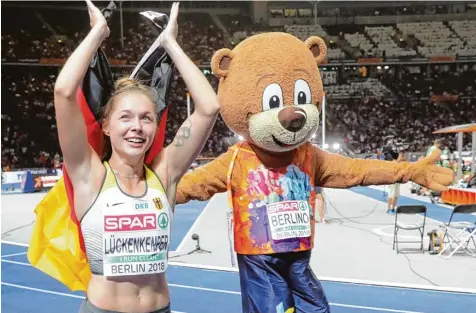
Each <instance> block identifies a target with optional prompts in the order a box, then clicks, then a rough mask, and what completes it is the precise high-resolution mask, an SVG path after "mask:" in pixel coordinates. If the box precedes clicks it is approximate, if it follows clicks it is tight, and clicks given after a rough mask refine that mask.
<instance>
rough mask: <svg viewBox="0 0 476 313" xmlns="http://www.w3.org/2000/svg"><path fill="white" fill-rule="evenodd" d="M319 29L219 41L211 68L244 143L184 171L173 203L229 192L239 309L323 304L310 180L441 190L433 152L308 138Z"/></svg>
mask: <svg viewBox="0 0 476 313" xmlns="http://www.w3.org/2000/svg"><path fill="white" fill-rule="evenodd" d="M326 51H327V48H326V45H325V43H324V41H323V40H322V39H321V38H319V37H310V38H309V39H307V40H306V41H304V42H303V41H301V40H299V39H297V38H296V37H294V36H292V35H290V34H286V33H279V32H275V33H265V34H259V35H255V36H252V37H249V38H247V39H246V40H244V41H242V42H241V43H240V44H238V45H237V46H236V47H235V48H234V49H233V50H230V49H221V50H219V51H217V52H216V53H215V55H214V56H213V58H212V62H211V67H212V71H213V72H214V73H215V75H217V76H219V78H220V82H219V87H218V97H219V101H220V105H221V112H220V113H221V116H222V118H223V120H224V121H225V123H226V125H227V126H228V127H229V128H230V129H231V130H233V131H234V132H235V133H236V134H238V135H240V136H242V137H243V138H244V140H243V141H241V142H239V143H237V144H235V145H234V146H232V147H230V148H229V150H228V151H227V152H225V153H224V154H222V155H220V156H218V157H217V158H216V159H214V160H213V161H211V162H210V163H208V164H206V165H204V166H201V167H199V168H196V169H195V170H193V171H192V172H189V173H187V174H186V175H185V176H184V177H183V179H182V180H181V182H180V183H179V186H178V191H177V204H180V203H186V202H188V201H190V200H202V201H203V200H208V199H210V198H211V197H212V196H213V195H214V194H216V193H221V192H228V196H229V205H230V210H231V211H232V212H231V215H232V216H233V221H232V225H233V238H234V239H233V240H234V249H235V251H236V253H237V258H238V268H239V274H240V283H241V294H242V307H243V312H246V313H248V312H249V313H251V312H253V313H271V312H273V313H274V312H277V313H280V312H306V313H311V312H329V311H330V309H329V304H328V301H327V299H326V296H325V294H324V292H323V290H322V286H321V284H320V283H319V281H318V279H317V278H316V277H315V276H314V275H313V273H312V270H311V269H310V267H309V261H310V257H311V250H312V248H313V245H314V224H315V223H314V222H313V216H314V212H315V207H314V206H315V196H316V195H315V188H314V187H317V186H319V187H329V188H349V187H352V186H358V185H360V186H365V185H381V184H393V183H397V182H398V183H405V182H408V181H414V182H415V183H417V184H421V185H424V186H426V187H429V188H431V189H433V190H446V187H445V186H447V185H449V184H450V183H451V182H452V180H453V174H452V172H451V171H450V170H447V169H443V168H441V167H437V166H436V165H434V162H435V160H437V159H438V157H439V154H440V152H439V151H435V153H433V154H432V155H430V156H429V157H427V158H425V159H422V160H420V161H418V162H416V163H412V164H410V163H408V162H402V163H396V162H390V161H380V160H364V159H351V158H347V157H344V156H341V155H338V154H332V153H329V152H327V151H325V150H321V149H319V148H318V147H316V146H314V145H312V144H311V143H310V141H309V139H310V138H311V137H312V136H313V134H314V133H315V132H316V131H317V129H318V125H319V109H320V106H321V103H322V100H323V86H322V81H321V76H320V74H319V69H318V65H319V64H320V63H322V62H323V61H324V60H325V58H326Z"/></svg>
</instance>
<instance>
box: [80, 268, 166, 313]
mask: <svg viewBox="0 0 476 313" xmlns="http://www.w3.org/2000/svg"><path fill="white" fill-rule="evenodd" d="M87 297H88V299H89V301H90V302H91V303H92V304H93V305H95V306H97V307H99V308H101V309H103V310H110V311H118V312H137V313H149V312H154V311H156V310H159V309H162V308H164V307H166V306H167V305H168V304H169V303H170V294H169V289H168V287H167V280H166V277H165V274H154V275H139V276H123V277H104V276H99V275H93V276H92V278H91V281H90V283H89V287H88V295H87Z"/></svg>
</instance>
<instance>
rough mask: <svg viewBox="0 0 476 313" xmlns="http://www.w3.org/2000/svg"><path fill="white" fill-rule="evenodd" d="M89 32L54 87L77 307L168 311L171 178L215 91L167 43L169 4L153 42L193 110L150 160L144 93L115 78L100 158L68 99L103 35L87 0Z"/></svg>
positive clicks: (192, 153) (172, 29) (148, 105)
mask: <svg viewBox="0 0 476 313" xmlns="http://www.w3.org/2000/svg"><path fill="white" fill-rule="evenodd" d="M86 2H87V5H88V11H89V16H90V23H91V31H90V32H89V34H88V35H87V36H86V38H85V39H84V40H83V41H82V43H81V44H80V45H79V47H78V48H77V49H76V50H75V51H74V52H73V54H72V55H71V56H70V57H69V59H68V60H67V62H66V64H65V65H64V67H63V69H62V70H61V73H60V74H59V76H58V79H57V81H56V84H55V89H54V99H55V100H54V102H55V109H56V119H57V127H58V134H59V141H60V146H61V151H62V153H63V159H64V163H65V165H66V167H67V169H68V173H69V176H70V178H71V181H72V184H73V187H74V191H75V193H74V208H75V214H76V215H77V217H78V220H79V221H80V222H81V230H82V232H83V237H84V242H85V246H86V254H87V257H88V262H89V265H90V267H91V272H92V273H93V275H92V279H91V281H90V284H89V286H88V290H87V297H86V300H84V302H83V303H82V305H81V308H80V312H81V313H99V312H101V313H107V312H110V313H112V312H136V313H137V312H141V313H142V312H144V313H145V312H154V313H158V312H161V313H164V312H171V311H170V310H171V309H170V296H169V290H168V286H167V281H166V277H165V272H166V270H167V252H168V247H169V242H170V223H171V220H172V209H173V207H174V205H175V195H176V187H177V183H178V182H179V180H180V179H181V177H182V175H183V174H184V173H185V172H186V171H187V169H188V168H189V166H190V165H191V164H192V162H193V161H194V160H195V158H196V157H197V156H198V154H199V153H200V151H201V149H202V148H203V146H204V144H205V142H206V140H207V138H208V137H209V135H210V132H211V129H212V127H213V125H214V122H215V120H216V117H217V115H218V111H219V104H218V100H217V97H216V94H215V92H214V90H213V89H212V87H211V86H210V84H209V83H208V81H207V79H206V78H205V76H204V75H203V74H202V72H201V71H200V70H199V69H198V68H197V67H196V66H195V64H194V63H193V62H192V61H191V60H190V59H189V58H188V57H187V55H186V54H185V53H184V52H183V51H182V49H181V47H180V46H179V45H178V43H177V41H176V37H177V31H178V26H177V15H178V4H177V3H174V4H173V6H172V10H171V14H170V20H169V23H168V25H167V27H166V28H165V29H164V31H163V32H162V34H161V35H160V36H159V38H158V39H157V40H159V41H160V45H161V46H163V47H164V49H165V50H166V52H167V53H168V54H169V56H170V57H171V58H172V60H173V62H174V64H175V66H176V68H177V69H178V71H179V72H180V74H181V75H182V77H183V79H184V81H185V84H186V85H187V88H188V90H189V91H190V94H191V95H192V97H193V100H194V105H195V111H194V112H193V114H192V115H191V116H190V117H189V118H188V119H187V120H186V121H185V122H184V123H183V125H182V127H181V129H180V130H179V132H178V133H177V135H176V136H175V138H174V141H173V142H172V144H170V145H169V146H168V147H166V148H164V149H163V150H162V152H161V153H160V154H159V155H158V156H157V157H156V159H155V160H154V161H153V162H152V164H151V165H150V167H147V166H145V165H144V157H145V154H146V152H147V151H148V149H149V148H150V146H151V145H152V142H153V141H154V136H155V134H156V130H157V103H155V102H156V101H155V98H156V97H155V96H154V93H153V90H151V89H149V88H148V87H146V86H143V85H141V84H140V83H138V82H136V81H134V80H131V79H127V78H126V79H121V80H119V81H118V82H116V85H115V90H114V92H113V95H112V97H111V98H110V100H109V102H108V103H107V105H106V106H105V110H104V115H103V120H102V129H103V132H104V134H105V136H106V138H107V139H108V141H109V142H110V147H109V148H110V153H109V154H108V157H107V158H105V159H104V158H103V157H102V156H99V155H97V154H96V153H95V152H94V150H93V149H92V148H91V147H90V146H89V144H88V139H87V134H86V125H85V122H84V120H83V116H82V114H81V111H80V108H79V106H78V104H77V103H76V100H75V96H76V91H77V90H78V87H79V86H80V83H81V81H82V79H83V77H84V75H85V73H86V70H87V68H88V66H89V63H90V61H91V59H92V57H93V56H94V53H95V52H96V50H97V49H98V47H99V46H100V45H101V43H102V42H103V40H104V39H105V38H107V37H108V36H109V28H108V26H107V24H106V20H105V18H104V17H103V15H102V14H101V12H100V11H99V9H98V8H96V7H95V6H94V5H93V4H92V3H91V1H90V0H86Z"/></svg>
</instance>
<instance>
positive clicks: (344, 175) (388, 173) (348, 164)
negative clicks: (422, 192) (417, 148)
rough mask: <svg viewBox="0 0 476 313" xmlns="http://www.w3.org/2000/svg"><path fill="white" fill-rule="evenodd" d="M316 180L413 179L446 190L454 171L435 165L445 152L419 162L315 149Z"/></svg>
mask: <svg viewBox="0 0 476 313" xmlns="http://www.w3.org/2000/svg"><path fill="white" fill-rule="evenodd" d="M314 153H315V155H314V158H315V160H314V162H315V163H314V164H315V166H316V167H315V168H316V172H315V173H316V175H315V179H316V181H317V182H319V186H322V187H329V188H349V187H353V186H369V185H383V184H394V183H406V182H408V181H413V182H415V183H417V184H419V185H422V186H426V187H428V188H430V189H432V190H436V191H445V190H447V189H448V188H447V187H445V186H448V185H449V184H451V182H452V181H453V179H454V174H453V171H451V170H450V169H447V168H442V167H439V166H437V165H435V161H436V160H438V159H439V157H440V154H441V151H439V150H435V151H433V153H432V154H431V155H429V156H428V157H426V158H424V159H421V160H419V161H418V162H415V163H409V162H398V163H397V162H391V161H382V160H366V159H352V158H348V157H344V156H342V155H339V154H333V153H329V152H327V151H324V150H321V149H319V148H315V151H314Z"/></svg>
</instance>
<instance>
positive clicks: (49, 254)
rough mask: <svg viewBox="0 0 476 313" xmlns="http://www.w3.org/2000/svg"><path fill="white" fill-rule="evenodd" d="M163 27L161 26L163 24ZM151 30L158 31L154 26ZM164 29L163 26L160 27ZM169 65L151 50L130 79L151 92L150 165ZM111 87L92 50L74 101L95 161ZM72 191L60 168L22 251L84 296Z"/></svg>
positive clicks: (102, 61) (84, 268)
mask: <svg viewBox="0 0 476 313" xmlns="http://www.w3.org/2000/svg"><path fill="white" fill-rule="evenodd" d="M115 9H116V7H115V5H114V3H113V2H112V1H111V3H110V4H109V5H108V7H107V8H105V9H104V10H103V14H104V15H105V16H106V18H110V17H111V16H112V14H113V13H114V11H115ZM163 22H165V23H166V22H167V19H164V20H163ZM154 24H155V26H156V27H158V25H157V24H156V23H154ZM161 26H164V25H161ZM173 68H174V64H173V62H172V60H171V58H170V57H169V56H168V55H167V54H166V53H165V51H164V49H163V48H161V47H160V46H156V45H154V46H152V47H151V48H150V49H149V51H147V53H146V54H145V55H144V57H143V58H142V59H141V61H140V62H139V64H138V66H137V67H136V69H135V70H134V72H133V74H132V75H131V77H132V78H134V79H139V80H141V81H145V82H147V83H148V84H150V86H152V87H154V88H155V90H156V91H157V97H158V101H159V103H160V111H159V113H158V121H159V127H158V129H157V134H156V137H155V141H154V143H153V144H152V147H151V148H150V150H149V151H148V153H147V155H146V160H145V162H146V164H150V163H151V162H152V160H153V159H154V157H155V156H157V154H158V153H159V152H160V151H161V149H162V147H163V144H164V140H165V130H166V127H165V126H166V122H167V111H168V106H167V103H168V95H169V91H170V88H169V87H170V82H171V78H172V71H173ZM113 88H114V81H113V75H112V72H111V69H110V67H109V62H108V59H107V57H106V55H105V53H104V51H102V49H98V51H97V52H96V54H95V56H94V58H93V59H92V61H91V63H90V66H89V68H88V71H87V73H86V75H85V77H84V79H83V81H82V83H81V86H80V88H79V89H78V92H77V95H76V101H77V103H78V105H79V106H80V107H81V111H82V114H83V117H84V121H85V123H86V125H87V135H88V141H89V144H90V145H91V146H92V147H93V149H94V150H95V151H96V153H97V154H98V155H102V148H103V147H102V144H103V133H102V130H101V124H100V121H101V112H102V108H103V106H104V105H105V104H106V103H107V100H108V99H109V97H110V96H111V94H112V92H113ZM73 199H74V189H73V186H72V183H71V181H70V179H69V176H68V171H67V168H66V167H64V168H63V177H62V178H61V179H60V180H59V181H58V182H57V184H56V185H55V186H54V187H53V188H52V189H51V190H50V191H49V192H48V193H47V195H46V196H45V198H43V199H42V201H41V202H40V203H39V204H38V206H37V207H36V208H35V214H36V221H35V224H34V228H33V233H32V237H31V241H30V245H29V248H28V254H27V256H28V260H29V262H30V263H31V264H32V265H33V266H34V267H36V268H37V269H39V270H40V271H42V272H44V273H46V274H48V275H50V276H51V277H53V278H54V279H56V280H58V281H59V282H61V283H63V284H64V285H65V286H67V287H68V288H69V289H70V290H72V291H77V290H83V291H85V292H86V291H87V288H88V284H89V281H90V279H91V270H90V267H89V263H88V260H87V257H86V252H85V251H86V250H85V245H84V240H83V236H82V233H81V227H80V225H79V222H78V219H77V217H76V215H75V214H74V202H73Z"/></svg>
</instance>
